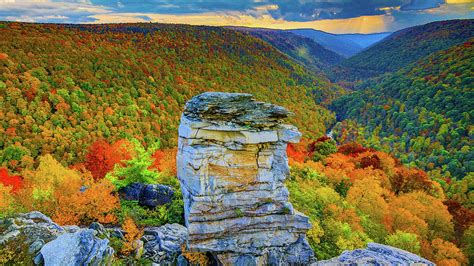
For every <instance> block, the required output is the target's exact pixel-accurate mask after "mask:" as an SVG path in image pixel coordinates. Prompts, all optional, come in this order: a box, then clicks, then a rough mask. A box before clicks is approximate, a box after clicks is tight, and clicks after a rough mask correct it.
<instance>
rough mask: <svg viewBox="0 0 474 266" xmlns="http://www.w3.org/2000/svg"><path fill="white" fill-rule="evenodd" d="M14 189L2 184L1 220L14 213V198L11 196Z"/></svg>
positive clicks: (0, 200) (0, 195)
mask: <svg viewBox="0 0 474 266" xmlns="http://www.w3.org/2000/svg"><path fill="white" fill-rule="evenodd" d="M11 190H12V188H11V187H10V186H4V185H2V184H0V218H3V217H4V216H6V215H8V214H9V213H10V212H11V211H13V206H12V205H13V203H14V198H13V196H12V194H11Z"/></svg>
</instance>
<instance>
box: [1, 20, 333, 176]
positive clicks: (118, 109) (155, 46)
mask: <svg viewBox="0 0 474 266" xmlns="http://www.w3.org/2000/svg"><path fill="white" fill-rule="evenodd" d="M0 34H1V35H2V39H1V40H0V51H1V55H0V73H1V75H0V88H1V90H0V99H1V105H0V116H2V117H4V119H2V121H1V123H2V127H0V133H2V134H0V165H4V166H8V167H9V168H10V169H12V170H20V169H22V168H31V167H32V164H33V163H34V162H35V161H36V159H37V158H38V156H40V155H45V154H52V155H53V156H54V157H55V158H56V159H57V160H59V161H61V162H62V163H64V164H74V163H77V162H80V161H82V160H83V159H84V155H85V151H86V148H87V147H88V146H89V145H90V144H91V143H92V142H93V141H95V140H97V139H100V138H105V139H107V140H109V141H115V140H118V139H120V138H133V137H134V138H137V139H139V140H140V141H142V142H144V143H153V142H156V141H157V140H159V141H161V143H162V145H163V146H164V147H172V146H175V145H176V141H177V136H176V130H177V126H178V123H179V118H180V115H181V111H182V108H183V105H184V103H185V102H186V101H187V100H189V99H190V98H191V97H192V96H194V95H196V94H198V93H200V92H204V91H233V92H249V93H252V94H254V95H255V96H256V98H257V99H259V100H265V101H270V99H271V101H272V102H274V103H277V104H280V105H283V106H285V107H287V108H288V109H290V110H292V111H293V112H294V113H295V116H294V118H292V119H291V122H294V123H295V124H297V125H298V127H299V128H300V130H302V131H303V132H305V133H306V134H308V135H312V136H317V135H321V134H323V133H324V132H325V131H326V128H327V125H329V124H331V123H333V122H334V121H335V116H334V114H332V113H331V112H329V111H328V110H327V109H325V108H323V107H321V106H320V105H318V104H315V102H317V103H325V102H328V101H329V100H331V99H333V98H334V97H335V95H337V94H340V92H341V91H342V90H341V89H339V88H338V87H337V86H334V85H331V84H330V83H329V82H328V80H327V79H326V78H324V77H322V76H316V75H313V74H312V73H311V72H309V71H307V70H305V69H304V68H303V67H301V66H300V65H298V64H296V63H294V62H292V60H290V59H288V58H287V57H286V56H284V55H283V54H281V53H280V52H278V51H277V50H276V49H274V48H272V47H271V46H269V45H268V44H266V43H264V42H263V41H259V40H258V39H254V38H252V37H250V36H246V35H244V34H242V33H239V32H235V31H232V30H228V29H223V28H212V27H192V26H185V25H160V24H150V25H149V24H141V25H107V26H92V25H87V26H77V25H71V26H60V25H35V24H18V23H8V24H3V27H1V28H0ZM275 96H278V97H275ZM16 167H18V169H16Z"/></svg>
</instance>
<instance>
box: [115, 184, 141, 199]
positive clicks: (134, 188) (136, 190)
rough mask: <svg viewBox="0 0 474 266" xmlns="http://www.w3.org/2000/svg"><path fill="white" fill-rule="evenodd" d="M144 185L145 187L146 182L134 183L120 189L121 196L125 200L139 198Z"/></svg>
mask: <svg viewBox="0 0 474 266" xmlns="http://www.w3.org/2000/svg"><path fill="white" fill-rule="evenodd" d="M143 187H145V184H143V183H132V184H130V185H128V186H126V187H124V188H122V189H120V190H119V196H120V198H121V199H123V200H138V199H139V198H140V193H141V192H142V190H143Z"/></svg>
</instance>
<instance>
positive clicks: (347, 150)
mask: <svg viewBox="0 0 474 266" xmlns="http://www.w3.org/2000/svg"><path fill="white" fill-rule="evenodd" d="M367 151H375V150H373V149H369V148H365V147H364V146H362V145H360V144H359V143H356V142H352V143H347V144H344V145H342V146H339V148H338V150H337V152H339V153H342V154H344V155H349V156H353V157H355V156H357V155H358V154H360V153H364V152H367Z"/></svg>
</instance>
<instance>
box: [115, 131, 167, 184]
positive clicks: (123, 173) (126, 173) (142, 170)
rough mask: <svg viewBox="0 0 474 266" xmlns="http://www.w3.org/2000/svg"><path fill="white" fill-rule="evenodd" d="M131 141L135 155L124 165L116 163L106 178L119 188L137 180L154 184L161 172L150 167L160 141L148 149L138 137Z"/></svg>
mask: <svg viewBox="0 0 474 266" xmlns="http://www.w3.org/2000/svg"><path fill="white" fill-rule="evenodd" d="M131 142H132V144H133V148H134V152H135V156H134V157H133V158H132V159H130V160H127V161H124V162H123V165H120V164H116V165H115V167H114V170H113V172H112V173H108V174H107V175H106V178H107V179H109V180H110V181H111V182H112V184H114V185H115V187H116V189H117V190H118V189H121V188H123V187H126V186H128V185H130V184H131V183H135V182H139V183H145V184H153V183H156V182H157V180H158V179H159V177H160V173H159V172H157V171H156V170H154V169H150V168H151V166H152V164H153V158H152V155H153V153H154V152H155V151H156V150H157V149H158V148H159V146H160V144H159V142H157V143H155V144H153V145H151V146H150V147H149V148H148V149H145V148H144V147H143V146H142V145H141V144H140V142H138V140H136V139H133V140H131Z"/></svg>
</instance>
